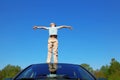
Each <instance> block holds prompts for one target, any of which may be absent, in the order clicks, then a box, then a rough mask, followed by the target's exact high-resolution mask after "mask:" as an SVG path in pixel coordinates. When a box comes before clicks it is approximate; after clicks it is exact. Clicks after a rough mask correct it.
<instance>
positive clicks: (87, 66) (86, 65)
mask: <svg viewBox="0 0 120 80" xmlns="http://www.w3.org/2000/svg"><path fill="white" fill-rule="evenodd" d="M81 66H82V67H84V68H85V69H87V70H88V71H90V72H91V73H93V68H92V67H90V65H89V64H85V63H84V64H81Z"/></svg>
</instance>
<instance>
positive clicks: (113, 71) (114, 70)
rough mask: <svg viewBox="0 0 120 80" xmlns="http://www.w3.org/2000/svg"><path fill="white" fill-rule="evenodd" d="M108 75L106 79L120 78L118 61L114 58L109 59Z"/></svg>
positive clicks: (119, 79)
mask: <svg viewBox="0 0 120 80" xmlns="http://www.w3.org/2000/svg"><path fill="white" fill-rule="evenodd" d="M108 75H109V76H108V80H120V63H119V62H118V61H116V60H115V58H113V59H111V63H110V68H109V74H108Z"/></svg>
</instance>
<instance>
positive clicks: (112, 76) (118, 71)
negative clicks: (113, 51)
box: [94, 58, 120, 80]
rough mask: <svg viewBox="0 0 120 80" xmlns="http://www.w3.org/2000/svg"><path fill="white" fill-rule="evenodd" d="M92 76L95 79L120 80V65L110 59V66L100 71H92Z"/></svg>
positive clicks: (103, 67)
mask: <svg viewBox="0 0 120 80" xmlns="http://www.w3.org/2000/svg"><path fill="white" fill-rule="evenodd" d="M94 74H95V76H96V78H106V79H108V80H120V63H119V62H118V61H116V60H115V59H114V58H113V59H111V62H110V66H108V65H106V66H102V67H101V68H100V70H96V71H94Z"/></svg>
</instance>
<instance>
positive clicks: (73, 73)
mask: <svg viewBox="0 0 120 80" xmlns="http://www.w3.org/2000/svg"><path fill="white" fill-rule="evenodd" d="M44 79H50V80H56V79H57V80H58V79H80V80H95V79H94V78H93V77H92V76H91V75H90V74H89V73H88V72H87V71H86V70H84V69H83V68H82V67H80V66H79V65H70V64H67V65H66V64H35V65H31V66H29V67H28V68H26V69H25V70H23V71H22V72H21V73H20V74H19V75H18V76H17V77H16V78H15V79H14V80H44Z"/></svg>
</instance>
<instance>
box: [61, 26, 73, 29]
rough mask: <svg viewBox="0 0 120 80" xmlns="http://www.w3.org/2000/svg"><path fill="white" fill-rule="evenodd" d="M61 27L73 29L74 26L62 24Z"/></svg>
mask: <svg viewBox="0 0 120 80" xmlns="http://www.w3.org/2000/svg"><path fill="white" fill-rule="evenodd" d="M60 28H68V29H72V26H66V25H62V26H60Z"/></svg>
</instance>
